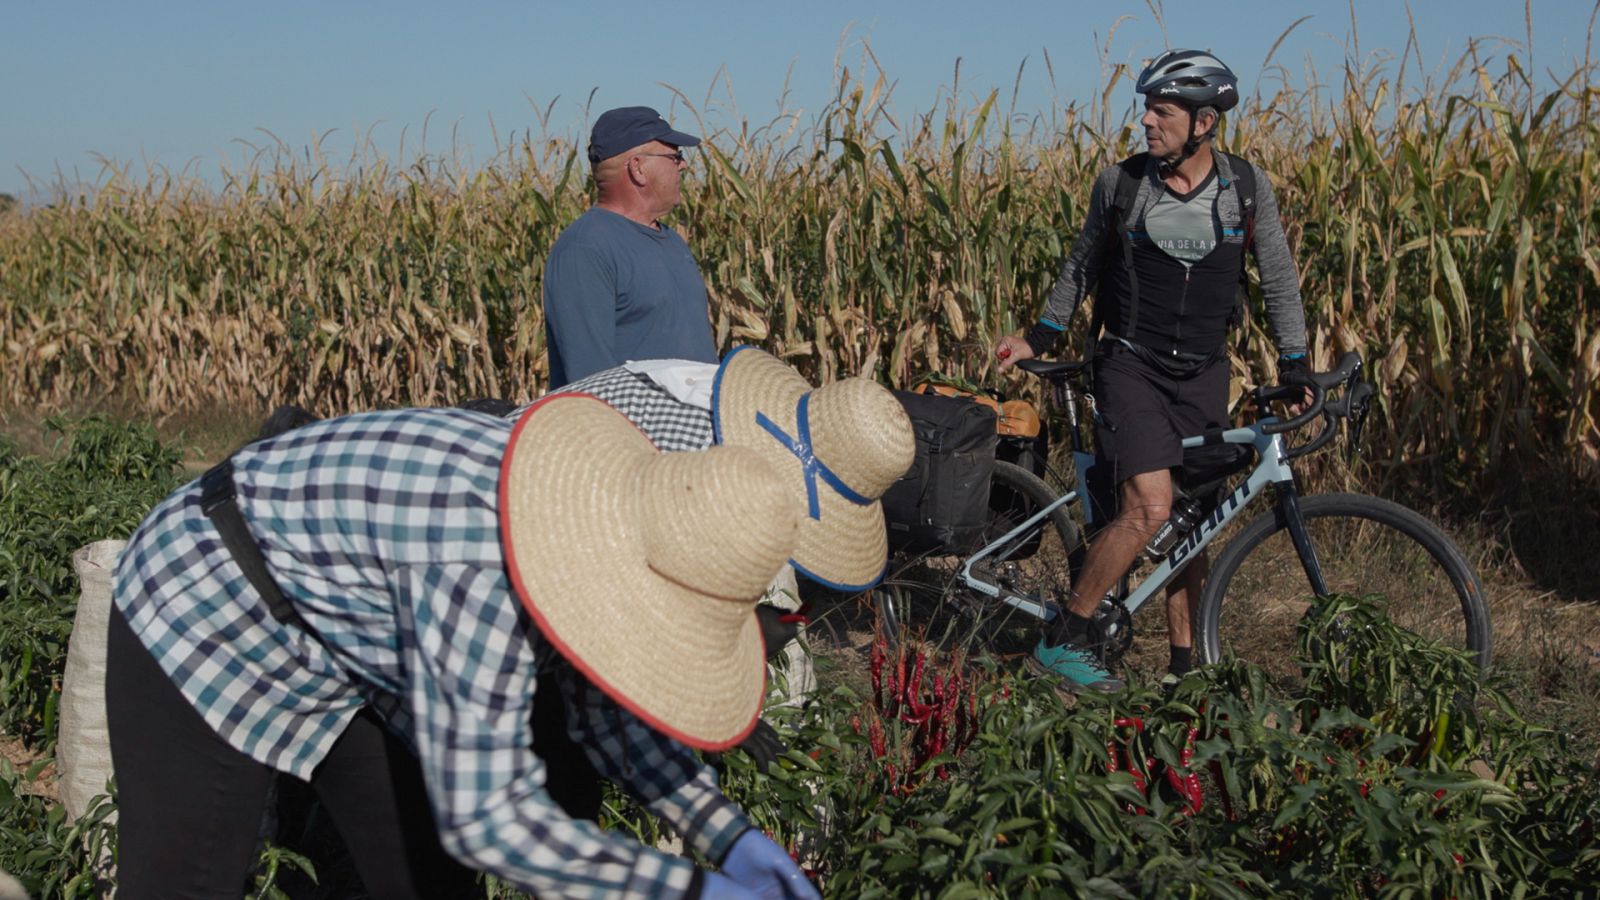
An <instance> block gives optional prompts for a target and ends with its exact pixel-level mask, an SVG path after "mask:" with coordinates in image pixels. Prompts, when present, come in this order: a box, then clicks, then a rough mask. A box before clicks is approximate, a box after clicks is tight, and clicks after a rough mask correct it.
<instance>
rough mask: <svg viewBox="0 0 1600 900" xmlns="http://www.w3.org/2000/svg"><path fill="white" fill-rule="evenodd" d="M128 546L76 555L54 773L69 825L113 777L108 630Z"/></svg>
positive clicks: (98, 547)
mask: <svg viewBox="0 0 1600 900" xmlns="http://www.w3.org/2000/svg"><path fill="white" fill-rule="evenodd" d="M127 543H128V542H127V541H96V542H95V543H93V544H90V545H88V546H87V547H83V548H81V549H79V550H78V551H77V552H76V553H74V554H72V567H73V568H74V569H75V570H77V573H78V581H79V582H80V583H81V585H82V590H83V593H82V596H81V597H80V598H79V600H78V614H77V616H76V617H75V618H74V619H73V622H72V638H71V640H70V641H68V642H67V666H66V670H65V672H64V673H63V674H62V676H61V713H60V722H61V730H60V732H59V733H58V735H57V743H56V768H57V771H58V773H59V779H60V780H59V787H60V791H61V803H62V805H64V806H65V807H66V808H67V816H68V818H69V819H76V818H78V817H79V816H81V815H83V814H84V813H85V812H86V811H87V810H88V809H89V801H90V800H92V799H93V798H94V797H95V796H96V795H98V794H104V793H105V792H106V781H107V779H109V778H110V777H111V738H110V735H109V734H108V732H107V729H106V624H107V622H108V621H109V619H110V616H111V573H112V570H113V569H115V568H116V564H117V555H118V554H119V553H121V552H122V548H123V547H124V546H125V545H126V544H127Z"/></svg>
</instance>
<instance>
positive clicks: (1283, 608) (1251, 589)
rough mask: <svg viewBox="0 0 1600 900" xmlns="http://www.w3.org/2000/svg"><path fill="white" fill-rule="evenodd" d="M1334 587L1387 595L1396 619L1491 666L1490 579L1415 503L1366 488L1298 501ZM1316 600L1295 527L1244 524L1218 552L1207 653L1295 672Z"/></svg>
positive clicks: (1264, 520)
mask: <svg viewBox="0 0 1600 900" xmlns="http://www.w3.org/2000/svg"><path fill="white" fill-rule="evenodd" d="M1300 514H1301V516H1302V517H1303V518H1304V519H1305V523H1306V529H1307V531H1308V533H1309V535H1310V538H1311V544H1312V546H1313V547H1314V548H1315V549H1316V553H1317V558H1318V560H1319V561H1320V563H1321V566H1322V573H1323V577H1324V579H1325V580H1326V582H1327V586H1328V590H1329V591H1330V592H1331V593H1333V594H1358V595H1364V594H1379V595H1382V596H1384V597H1386V598H1387V612H1388V614H1389V617H1390V618H1391V619H1393V620H1394V622H1395V624H1397V625H1399V626H1400V627H1402V628H1405V629H1407V630H1410V631H1412V632H1414V633H1416V634H1419V635H1421V636H1423V637H1426V638H1429V639H1431V640H1435V641H1438V642H1439V643H1441V644H1445V645H1448V646H1452V647H1457V648H1461V649H1465V650H1469V651H1471V652H1472V653H1473V654H1474V655H1475V657H1476V659H1477V662H1478V666H1479V668H1480V670H1481V669H1483V668H1486V667H1487V666H1488V665H1489V657H1490V631H1489V610H1488V607H1487V606H1486V605H1485V604H1484V599H1483V585H1482V584H1481V583H1480V582H1479V581H1478V576H1477V574H1476V573H1474V572H1473V571H1472V567H1471V566H1470V565H1468V564H1467V561H1466V559H1465V558H1464V557H1462V555H1461V551H1460V550H1458V549H1457V548H1456V546H1455V543H1454V542H1452V541H1451V540H1450V539H1449V538H1448V537H1446V536H1445V535H1444V533H1443V532H1441V531H1439V529H1438V528H1436V527H1435V526H1434V525H1433V524H1432V523H1431V522H1429V521H1428V520H1427V519H1425V518H1423V517H1422V516H1420V515H1418V514H1416V513H1415V512H1413V511H1411V510H1409V509H1407V508H1405V507H1403V506H1400V505H1398V504H1395V503H1390V502H1389V501H1387V500H1382V499H1379V498H1377V497H1369V496H1364V495H1360V494H1318V495H1315V496H1311V497H1303V498H1301V500H1300ZM1313 600H1314V597H1313V595H1312V590H1311V588H1310V586H1309V583H1308V581H1307V576H1306V573H1305V569H1304V567H1303V566H1302V565H1301V563H1300V557H1299V556H1298V555H1297V554H1296V553H1295V549H1294V544H1293V542H1292V541H1291V540H1290V537H1289V531H1288V527H1287V526H1286V525H1284V524H1283V523H1281V522H1280V521H1279V517H1278V516H1277V515H1276V514H1275V513H1267V514H1266V515H1262V516H1260V517H1258V518H1256V519H1255V520H1254V521H1252V522H1250V523H1249V524H1248V525H1246V526H1245V527H1244V528H1243V530H1241V531H1240V532H1239V533H1238V534H1237V535H1236V536H1235V537H1234V538H1233V539H1232V540H1230V541H1229V542H1228V545H1227V547H1226V548H1225V549H1224V550H1223V551H1222V553H1221V555H1220V556H1219V557H1218V558H1217V561H1216V564H1215V565H1214V566H1213V567H1212V570H1211V574H1210V577H1209V578H1207V580H1206V586H1205V590H1204V592H1203V593H1202V596H1201V600H1200V610H1199V623H1198V625H1199V634H1198V638H1199V640H1198V644H1199V647H1200V650H1201V654H1202V656H1203V658H1204V661H1206V662H1216V661H1218V660H1219V659H1221V658H1222V656H1223V654H1224V653H1232V654H1234V655H1236V656H1238V657H1240V658H1242V659H1246V660H1248V661H1250V662H1252V663H1255V664H1257V665H1259V666H1261V667H1262V668H1264V669H1266V670H1267V671H1268V672H1269V673H1271V674H1273V675H1275V676H1280V677H1282V676H1294V675H1296V674H1297V673H1298V665H1297V663H1296V662H1295V661H1294V659H1293V657H1294V647H1295V626H1296V625H1297V624H1298V623H1299V622H1300V619H1301V617H1302V616H1304V615H1305V613H1306V611H1307V610H1308V609H1310V607H1311V603H1312V601H1313Z"/></svg>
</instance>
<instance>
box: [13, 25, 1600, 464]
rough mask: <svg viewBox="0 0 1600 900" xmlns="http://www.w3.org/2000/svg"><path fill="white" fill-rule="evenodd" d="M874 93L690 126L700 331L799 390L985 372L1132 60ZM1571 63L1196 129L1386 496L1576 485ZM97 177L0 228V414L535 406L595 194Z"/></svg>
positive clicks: (353, 176) (1598, 381) (553, 147)
mask: <svg viewBox="0 0 1600 900" xmlns="http://www.w3.org/2000/svg"><path fill="white" fill-rule="evenodd" d="M1047 63H1048V60H1047ZM867 72H868V74H866V75H861V74H859V73H856V72H851V71H850V70H849V69H845V68H841V69H839V71H838V75H837V78H836V83H835V90H834V94H833V99H832V101H831V102H830V103H829V104H828V105H827V106H826V107H825V108H824V109H822V110H821V111H820V112H819V113H817V114H816V115H815V116H814V117H812V118H811V120H810V123H809V124H804V123H802V122H801V121H800V120H799V117H798V116H795V117H788V118H779V119H777V120H774V121H772V122H769V123H766V124H751V123H748V122H746V123H743V124H741V125H739V126H738V127H737V128H736V129H722V130H716V131H710V132H705V131H702V133H706V134H707V135H708V139H707V141H706V143H705V144H704V145H703V146H702V148H701V151H700V152H697V153H696V154H695V156H696V159H695V161H694V166H693V170H692V172H691V174H690V176H689V183H688V184H687V185H686V186H685V190H684V196H685V203H684V205H683V206H682V207H680V209H679V210H678V211H677V212H676V213H675V214H674V215H673V217H672V222H673V223H674V227H676V228H678V229H679V230H680V231H681V232H682V233H683V234H684V236H685V238H686V239H687V240H688V242H689V244H690V246H691V247H692V248H693V249H694V251H695V253H696V255H697V257H698V259H699V261H700V265H701V268H702V270H703V272H704V273H705V276H706V280H707V284H708V288H709V290H710V294H711V298H712V310H711V315H712V319H713V325H714V328H715V331H716V336H717V339H718V341H719V344H720V346H721V347H723V348H726V347H728V346H731V345H732V344H735V343H754V344H757V345H760V346H762V347H764V348H766V349H768V350H770V351H772V352H774V353H776V354H777V355H779V356H781V357H783V358H785V359H787V360H789V361H791V362H792V363H794V364H795V365H796V366H797V367H799V368H801V369H802V370H803V371H805V372H807V373H808V374H810V375H813V376H814V377H816V378H817V379H819V380H826V379H831V378H834V377H838V376H840V375H844V374H853V373H858V372H871V373H873V374H875V375H876V376H877V377H879V378H880V379H881V380H884V381H886V382H889V383H893V384H904V383H906V382H907V381H908V380H910V379H911V378H913V377H915V376H916V375H918V374H921V373H923V372H928V371H941V372H945V373H949V374H958V375H963V376H966V377H970V378H974V379H977V380H991V381H992V380H993V379H995V378H996V377H997V376H995V375H994V374H993V372H992V359H991V354H990V350H989V348H990V347H991V345H992V343H993V341H994V340H995V339H996V338H997V337H998V336H1000V335H1002V334H1006V333H1014V332H1016V331H1018V330H1020V329H1021V328H1023V327H1025V326H1026V325H1027V324H1029V323H1030V322H1031V321H1032V320H1033V319H1034V318H1035V317H1036V316H1037V314H1038V312H1039V310H1040V308H1041V306H1042V303H1043V298H1044V295H1045V293H1046V292H1047V290H1048V288H1049V285H1050V283H1051V282H1052V280H1053V279H1054V277H1055V274H1056V272H1057V270H1058V268H1059V265H1060V260H1061V258H1062V256H1063V255H1064V253H1065V250H1066V249H1067V248H1068V247H1069V246H1070V245H1071V242H1072V239H1073V238H1074V237H1075V236H1076V229H1077V228H1078V227H1079V225H1080V223H1081V221H1082V218H1083V214H1084V210H1085V208H1086V205H1087V201H1088V192H1089V188H1090V186H1091V184H1092V183H1093V180H1094V176H1095V174H1096V172H1097V171H1098V170H1100V169H1101V168H1102V167H1104V166H1106V165H1108V164H1109V163H1111V162H1114V161H1115V160H1117V159H1119V158H1121V157H1123V156H1125V155H1127V154H1128V153H1130V152H1135V151H1137V150H1138V149H1141V147H1140V144H1141V136H1140V133H1139V131H1138V129H1137V127H1136V125H1135V122H1134V118H1135V116H1134V114H1135V112H1136V111H1135V110H1134V107H1133V106H1132V105H1131V104H1130V103H1128V102H1127V98H1131V97H1132V96H1133V94H1132V87H1131V78H1130V77H1129V76H1130V73H1129V72H1127V71H1126V70H1125V69H1123V68H1121V67H1113V68H1111V69H1110V70H1109V71H1108V77H1107V79H1106V84H1105V87H1104V93H1103V94H1102V95H1101V96H1099V97H1097V98H1092V99H1091V100H1089V101H1088V102H1086V103H1079V102H1070V103H1069V102H1064V101H1063V102H1061V103H1059V104H1058V105H1057V106H1056V108H1054V109H1052V110H1050V111H1047V112H1045V113H1041V114H1037V115H1026V116H1024V115H1020V114H1015V113H1011V112H1007V111H1006V102H1005V99H1006V98H1005V97H1004V95H1003V91H1002V90H1000V89H996V90H994V91H992V92H990V93H989V94H988V95H987V97H986V98H981V99H978V100H975V101H972V102H961V101H957V100H954V99H948V100H945V101H942V102H941V103H940V104H939V105H938V106H937V107H936V108H934V109H932V110H929V111H926V112H923V113H919V114H917V115H915V116H913V117H912V118H910V119H904V120H896V119H895V118H893V116H892V115H891V112H890V107H889V104H888V99H889V96H890V93H891V88H890V86H889V81H888V79H887V78H886V77H885V76H884V74H883V73H882V72H881V71H878V72H874V71H873V69H872V67H871V66H868V67H867ZM1593 74H1594V72H1593V69H1592V66H1590V65H1588V64H1584V65H1582V66H1580V67H1578V68H1576V70H1575V71H1573V72H1572V73H1571V74H1570V75H1569V76H1567V77H1566V79H1565V81H1564V82H1562V83H1561V84H1560V85H1559V86H1558V87H1553V88H1551V89H1550V90H1548V91H1546V90H1543V89H1541V88H1539V87H1538V86H1537V85H1538V84H1540V83H1551V84H1553V82H1552V81H1551V80H1550V79H1549V78H1548V77H1546V76H1543V75H1539V76H1536V75H1535V73H1533V72H1530V71H1528V70H1527V69H1526V68H1525V67H1524V65H1523V64H1522V63H1521V62H1520V61H1519V59H1518V57H1517V56H1516V54H1515V53H1514V52H1513V53H1504V54H1500V55H1499V56H1497V57H1496V58H1495V59H1493V60H1491V59H1488V58H1487V57H1485V56H1483V55H1481V54H1480V52H1479V50H1478V49H1477V48H1476V47H1474V49H1472V50H1470V51H1469V52H1468V53H1467V54H1466V55H1464V56H1463V57H1462V58H1461V59H1460V61H1459V62H1458V63H1457V64H1456V67H1455V69H1454V71H1452V72H1450V73H1449V75H1448V76H1447V77H1445V78H1443V79H1442V80H1440V82H1439V83H1438V84H1434V83H1425V84H1423V85H1420V86H1419V85H1416V84H1411V83H1407V81H1406V78H1405V75H1404V72H1403V71H1402V72H1396V71H1394V70H1393V69H1392V68H1386V67H1384V66H1381V65H1377V66H1372V67H1368V68H1349V69H1346V70H1344V71H1342V72H1341V73H1340V76H1339V78H1338V79H1337V82H1336V83H1335V84H1332V85H1328V84H1319V83H1315V81H1314V79H1313V87H1311V88H1290V87H1284V88H1281V89H1279V90H1278V91H1277V92H1276V93H1275V94H1265V93H1258V95H1257V96H1255V97H1253V98H1247V99H1246V101H1245V102H1244V103H1242V104H1241V106H1240V109H1239V110H1237V111H1235V112H1234V113H1232V114H1230V116H1229V117H1228V121H1226V122H1224V126H1223V127H1224V134H1223V138H1222V144H1223V146H1225V147H1227V148H1228V149H1230V150H1232V151H1234V152H1237V153H1242V154H1244V155H1246V156H1248V157H1250V158H1252V159H1253V160H1255V161H1257V162H1258V163H1259V164H1261V165H1262V166H1263V167H1264V168H1265V169H1266V170H1267V171H1268V172H1270V173H1272V176H1273V180H1274V186H1275V189H1276V191H1277V194H1278V198H1279V202H1280V205H1281V207H1282V209H1283V211H1284V217H1285V223H1286V225H1287V228H1288V232H1289V239H1290V242H1291V246H1292V247H1293V249H1294V251H1295V255H1296V258H1297V260H1298V262H1299V265H1300V267H1301V277H1302V283H1303V289H1304V294H1305V298H1306V305H1307V317H1308V327H1309V330H1310V339H1311V346H1312V356H1313V364H1314V365H1316V366H1319V367H1321V366H1327V365H1329V364H1331V362H1332V361H1333V360H1334V358H1335V357H1336V356H1337V355H1338V354H1339V353H1341V352H1343V351H1345V350H1358V351H1360V352H1361V353H1362V354H1363V356H1364V357H1365V358H1366V359H1367V360H1369V362H1370V363H1371V372H1372V377H1373V378H1374V380H1375V381H1376V382H1377V383H1378V386H1379V392H1378V411H1377V414H1376V416H1375V421H1374V422H1373V423H1372V426H1371V427H1369V435H1370V437H1369V445H1370V449H1371V450H1372V451H1373V452H1372V457H1371V458H1373V459H1375V460H1376V461H1377V462H1378V465H1379V466H1380V467H1381V468H1382V469H1383V470H1384V471H1385V472H1387V473H1388V475H1387V477H1391V478H1404V477H1406V476H1405V474H1404V473H1406V472H1408V471H1414V467H1416V466H1418V465H1421V466H1424V467H1426V468H1428V469H1429V470H1431V471H1435V472H1438V471H1449V472H1453V473H1465V474H1467V475H1468V476H1470V475H1473V474H1475V473H1483V472H1487V471H1490V470H1492V469H1493V468H1495V467H1496V466H1497V465H1500V464H1502V463H1504V462H1505V461H1506V459H1507V458H1519V457H1523V455H1525V454H1530V453H1531V454H1533V455H1535V456H1539V457H1543V458H1546V459H1551V460H1563V461H1566V464H1569V465H1570V464H1574V463H1573V462H1572V461H1576V463H1575V464H1576V465H1577V466H1578V467H1579V471H1580V472H1584V473H1587V477H1592V476H1593V475H1594V473H1595V472H1596V471H1600V430H1597V425H1596V419H1597V415H1600V399H1597V386H1600V321H1597V319H1600V316H1597V315H1596V302H1595V297H1596V290H1597V288H1600V236H1597V235H1600V212H1597V211H1596V210H1597V206H1600V204H1597V199H1600V197H1597V194H1600V160H1597V153H1600V150H1597V148H1600V121H1597V119H1596V112H1597V106H1600V88H1597V87H1596V86H1595V85H1594V83H1593V79H1592V76H1593ZM1019 78H1020V73H1019ZM1277 80H1278V81H1281V82H1282V83H1284V84H1287V83H1288V82H1287V80H1286V79H1277ZM949 96H951V97H954V96H957V92H956V91H953V90H952V91H950V92H949ZM680 98H681V99H682V100H683V102H684V104H685V106H686V107H687V111H685V110H681V109H680V110H678V111H676V112H675V113H673V115H674V117H675V118H677V119H679V120H680V124H684V121H683V120H685V119H686V118H689V119H692V117H693V115H694V108H693V106H692V104H690V103H689V101H688V99H687V98H683V97H682V96H681V95H680ZM1118 109H1121V110H1123V112H1121V113H1118V112H1117V111H1116V110H1118ZM580 143H581V141H580ZM102 182H103V183H102V184H101V185H100V186H99V190H97V191H94V192H92V193H86V194H80V195H71V196H68V195H66V194H63V196H62V197H61V198H60V201H59V202H58V203H56V204H54V205H51V206H47V207H36V208H30V209H13V210H11V211H9V212H4V213H0V370H3V371H4V372H5V373H6V377H5V379H4V383H3V385H0V405H13V406H14V405H27V406H33V407H39V406H42V407H46V408H62V407H65V406H70V405H74V404H84V403H95V402H101V401H107V400H112V401H115V402H117V403H121V404H124V405H127V406H131V407H132V408H134V409H137V410H139V411H141V412H143V413H147V414H158V415H159V414H166V413H172V412H178V411H184V410H196V409H201V408H214V407H219V406H225V407H228V408H233V409H239V410H250V411H253V410H264V409H266V408H268V407H270V406H273V405H276V404H278V403H285V402H291V401H292V402H299V403H301V404H304V405H306V406H308V407H310V408H312V409H314V410H316V411H318V412H319V413H322V414H331V413H337V412H342V411H348V410H353V409H366V408H375V407H385V406H397V405H427V404H436V403H444V402H451V401H455V400H459V399H462V398H465V397H470V396H484V395H493V396H500V397H507V398H525V397H530V396H535V395H537V394H538V393H539V392H540V391H541V390H542V388H543V386H544V383H545V377H546V357H545V347H544V326H543V321H542V316H541V309H540V291H541V272H542V266H543V261H544V258H545V255H546V253H547V251H548V249H549V247H550V245H551V243H552V242H553V241H554V239H555V237H556V235H557V234H558V233H559V231H560V230H561V228H562V227H563V226H564V225H565V224H567V223H568V222H570V221H571V220H572V219H574V218H575V217H576V216H577V215H578V214H579V213H580V212H581V211H582V210H583V209H584V208H586V207H587V205H588V203H589V200H590V196H589V184H588V178H587V167H586V165H585V163H584V161H583V159H582V156H581V153H580V147H578V146H575V145H574V144H573V143H572V142H571V141H570V140H566V139H555V138H546V137H533V136H530V137H529V138H528V139H526V140H524V141H522V142H520V143H519V144H516V145H514V146H512V147H509V148H506V149H504V150H502V152H501V153H500V155H499V156H497V157H496V159H495V160H494V161H493V162H492V163H491V164H489V165H487V166H485V167H482V168H478V169H472V170H468V169H467V168H465V167H463V166H460V165H457V164H453V163H452V162H451V160H449V159H445V158H437V157H423V158H419V159H417V160H414V161H412V162H409V163H406V164H404V165H403V167H402V165H401V164H397V163H390V162H388V161H385V160H382V159H367V160H365V161H364V164H362V165H359V166H357V165H349V166H336V165H332V164H330V163H328V162H327V161H326V160H324V159H321V158H319V157H318V156H317V155H315V154H310V153H307V154H300V155H296V154H295V153H293V152H292V151H290V150H289V148H287V147H286V146H283V145H279V146H278V147H276V148H267V149H264V150H263V151H262V152H261V153H260V154H259V155H258V156H257V158H256V160H255V162H254V163H252V164H251V165H249V166H248V167H246V168H245V169H244V170H242V171H232V172H226V173H224V181H223V183H222V184H221V185H220V187H216V186H208V185H204V184H200V183H196V182H193V181H190V180H186V179H184V178H182V177H178V176H172V175H169V174H167V173H163V172H153V173H148V174H146V175H145V176H144V177H143V178H142V179H139V178H136V177H134V176H131V175H130V174H129V173H128V172H126V171H118V170H116V169H109V170H108V173H107V174H106V175H105V176H104V178H103V179H102ZM1258 308H1259V307H1258ZM1085 319H1086V317H1085V316H1082V315H1080V317H1079V323H1080V325H1079V327H1082V326H1081V322H1082V321H1084V320H1085ZM1233 353H1234V364H1235V372H1236V375H1237V379H1236V380H1237V383H1238V384H1243V383H1244V382H1245V381H1256V380H1258V379H1261V378H1265V377H1269V375H1270V373H1271V371H1272V366H1271V360H1273V358H1274V357H1275V349H1274V348H1273V346H1272V344H1271V342H1270V340H1269V337H1268V335H1267V334H1266V333H1265V332H1264V330H1263V328H1262V321H1261V320H1260V318H1259V317H1257V318H1256V319H1254V320H1253V321H1252V322H1250V323H1249V324H1247V326H1246V327H1245V328H1244V329H1242V330H1241V331H1239V332H1236V333H1235V335H1234V342H1233ZM994 383H998V382H994ZM1012 387H1013V389H1016V390H1026V389H1030V388H1031V386H1027V385H1023V384H1022V383H1021V382H1018V383H1016V384H1014V385H1012Z"/></svg>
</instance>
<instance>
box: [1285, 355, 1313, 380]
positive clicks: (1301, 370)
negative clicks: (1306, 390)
mask: <svg viewBox="0 0 1600 900" xmlns="http://www.w3.org/2000/svg"><path fill="white" fill-rule="evenodd" d="M1309 374H1311V367H1310V366H1309V365H1307V363H1306V355H1305V354H1304V353H1281V354H1279V355H1278V383H1279V384H1305V383H1306V382H1305V376H1306V375H1309ZM1291 377H1293V378H1295V380H1294V381H1290V378H1291Z"/></svg>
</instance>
